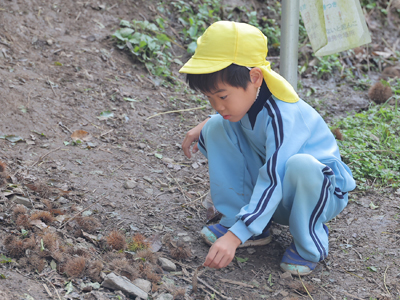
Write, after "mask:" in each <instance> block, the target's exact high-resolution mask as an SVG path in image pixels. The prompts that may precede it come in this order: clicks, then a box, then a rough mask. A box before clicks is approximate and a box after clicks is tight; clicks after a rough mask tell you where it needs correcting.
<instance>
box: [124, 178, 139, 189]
mask: <svg viewBox="0 0 400 300" xmlns="http://www.w3.org/2000/svg"><path fill="white" fill-rule="evenodd" d="M136 186H137V182H136V181H134V180H127V181H125V183H124V188H126V189H133V188H135V187H136Z"/></svg>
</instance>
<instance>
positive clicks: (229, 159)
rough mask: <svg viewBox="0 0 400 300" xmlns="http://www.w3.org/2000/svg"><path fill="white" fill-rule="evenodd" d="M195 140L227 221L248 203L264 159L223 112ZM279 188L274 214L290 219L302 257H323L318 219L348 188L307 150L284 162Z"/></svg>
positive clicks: (326, 217)
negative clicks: (340, 183) (205, 159)
mask: <svg viewBox="0 0 400 300" xmlns="http://www.w3.org/2000/svg"><path fill="white" fill-rule="evenodd" d="M198 146H199V149H200V151H201V152H202V153H203V154H204V155H205V156H206V157H207V159H208V165H209V174H210V188H211V198H212V200H213V203H214V206H215V207H216V209H217V210H218V211H220V212H221V213H222V214H223V217H222V219H221V221H220V223H221V224H222V225H224V226H227V227H231V226H232V225H233V224H235V222H236V220H237V214H238V213H239V212H240V210H241V208H242V207H244V206H245V205H247V204H248V203H249V201H250V198H251V195H252V192H253V189H254V186H255V184H256V181H257V177H258V173H259V169H260V168H261V167H262V166H263V165H264V163H265V161H264V159H263V158H262V155H260V153H257V152H258V151H257V150H256V149H253V148H252V147H251V143H249V142H248V140H246V136H245V134H243V131H242V129H241V126H240V123H230V122H226V121H225V122H224V121H222V118H212V119H210V120H209V121H208V122H207V123H206V124H205V126H204V127H203V130H202V134H201V137H200V141H199V143H198ZM281 188H282V190H283V193H282V195H283V197H282V199H281V201H280V203H279V205H278V207H277V208H276V210H275V211H274V212H272V220H273V221H274V222H276V223H279V224H283V225H289V229H290V232H291V234H292V236H293V240H294V243H295V245H296V248H297V251H298V252H299V254H300V255H301V256H302V257H303V258H304V259H306V260H309V261H313V262H318V261H320V260H322V259H324V258H326V256H327V255H328V236H327V234H326V232H325V230H324V228H323V226H322V225H323V223H326V222H328V221H330V220H331V219H332V218H334V217H335V216H336V215H338V214H339V213H340V212H341V211H342V210H343V208H344V207H345V206H346V205H347V200H348V195H347V193H344V194H343V193H341V192H338V191H340V190H339V189H338V188H336V178H335V174H334V172H333V171H332V169H331V168H330V167H328V166H326V165H324V164H322V163H320V162H319V161H318V160H317V159H315V158H314V157H313V156H311V155H309V154H295V155H293V156H292V157H291V158H290V159H289V160H287V162H286V168H285V174H284V178H283V180H282V187H281ZM335 188H336V191H335Z"/></svg>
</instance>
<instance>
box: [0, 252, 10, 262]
mask: <svg viewBox="0 0 400 300" xmlns="http://www.w3.org/2000/svg"><path fill="white" fill-rule="evenodd" d="M10 262H12V259H11V258H9V257H7V256H5V255H3V254H0V264H6V263H10Z"/></svg>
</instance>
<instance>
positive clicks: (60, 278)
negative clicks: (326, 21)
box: [0, 0, 400, 300]
mask: <svg viewBox="0 0 400 300" xmlns="http://www.w3.org/2000/svg"><path fill="white" fill-rule="evenodd" d="M156 6H157V2H156V1H112V0H104V1H102V2H101V3H100V2H97V1H89V2H78V1H40V0H24V1H22V0H18V1H0V93H1V98H0V103H1V109H0V135H15V136H19V137H21V138H23V141H19V142H15V143H13V142H11V141H9V140H7V139H0V159H1V160H2V161H3V162H4V163H5V164H6V165H7V171H8V173H9V174H10V177H9V178H8V179H7V180H8V183H10V184H12V185H11V186H6V187H4V188H3V192H2V193H1V195H2V197H1V198H0V225H1V226H0V254H4V255H5V256H7V257H9V256H10V253H9V252H7V250H6V244H5V242H4V239H5V237H6V236H7V235H10V234H11V235H14V236H18V235H21V228H20V227H18V226H17V225H16V223H15V220H14V219H13V209H14V208H15V207H16V203H15V202H13V201H12V200H11V199H12V196H13V195H20V196H23V197H25V198H27V199H29V200H30V202H31V203H32V204H33V207H32V208H30V209H29V213H30V214H31V213H32V212H34V211H45V210H48V203H51V205H52V206H53V208H58V209H60V210H62V211H63V215H64V216H65V217H66V218H65V219H64V220H62V219H58V220H61V221H54V222H53V223H51V226H49V227H50V229H48V230H50V231H51V230H52V231H54V232H56V233H57V234H58V235H59V236H62V240H63V241H67V242H68V243H69V244H70V246H71V247H75V248H76V247H78V246H79V247H83V248H84V249H86V250H87V251H86V252H90V253H91V254H92V255H93V257H103V259H105V258H104V256H102V255H104V253H107V251H108V252H112V251H110V250H109V249H108V250H107V249H105V248H104V247H102V246H101V243H100V242H94V241H90V239H88V238H87V237H85V236H82V232H80V233H79V230H78V228H77V225H76V222H75V220H73V219H71V218H75V217H76V216H79V215H80V212H81V211H84V210H88V211H90V212H91V213H92V215H91V216H92V217H94V218H95V219H97V220H98V221H100V223H99V224H98V228H96V229H95V230H94V232H93V234H94V235H95V236H99V235H100V237H101V236H103V237H104V236H107V235H108V234H109V233H110V232H111V231H112V230H120V231H122V232H124V233H125V234H126V235H127V236H133V235H135V234H136V233H141V234H143V235H144V236H146V237H151V236H153V237H154V235H155V234H158V238H161V237H164V236H165V235H166V234H169V235H171V236H172V237H173V238H174V239H180V240H183V241H184V242H185V243H186V244H187V245H189V246H190V248H191V252H192V256H191V257H190V258H188V259H185V260H181V261H179V262H176V263H177V265H178V271H182V272H181V273H176V274H175V273H170V272H166V271H164V273H163V274H161V275H163V276H165V278H169V279H172V280H173V282H174V285H175V286H176V287H182V288H184V289H185V291H186V294H185V296H181V297H182V299H183V297H184V298H185V299H211V298H213V297H214V298H213V299H226V298H231V299H263V298H271V299H286V300H288V299H301V298H304V299H306V298H311V297H312V298H313V299H400V268H399V264H400V258H399V255H400V252H399V248H400V247H399V243H400V231H399V230H400V225H399V213H400V210H399V209H400V207H399V199H400V192H399V191H397V192H396V191H394V190H393V189H392V188H391V187H387V188H386V189H382V190H380V191H368V192H363V191H359V190H355V191H354V192H352V193H351V194H350V201H349V205H348V206H347V207H346V209H345V210H344V211H343V212H342V213H341V214H340V215H339V216H338V217H337V218H336V219H334V220H333V221H331V222H330V223H329V227H330V245H331V247H330V255H329V257H328V259H327V260H326V261H324V262H322V263H320V264H319V265H318V267H317V269H316V270H315V271H314V272H313V273H312V274H311V275H310V276H306V277H303V278H302V279H299V278H297V277H293V278H292V277H291V276H287V274H283V272H282V271H281V270H280V269H279V262H280V259H281V256H282V255H283V253H284V251H285V249H286V247H287V246H289V244H290V241H291V237H290V235H289V233H288V229H287V228H286V227H284V226H280V225H277V224H273V235H274V240H273V242H272V243H271V244H270V245H268V246H265V247H260V248H254V249H242V250H238V251H237V253H236V255H237V257H239V258H242V259H243V260H246V259H247V260H246V261H245V262H239V261H235V262H233V263H232V264H231V265H230V266H228V267H227V268H225V269H222V270H212V269H207V270H205V271H204V272H203V273H202V274H201V275H200V276H199V278H200V279H201V280H202V282H199V289H198V291H197V293H195V292H193V286H192V284H193V283H192V276H193V274H194V271H195V270H196V268H197V267H198V266H200V265H201V264H202V263H203V261H204V258H205V256H206V254H207V251H208V246H207V245H205V244H204V243H203V242H202V241H201V240H200V235H199V231H200V230H201V228H202V226H203V225H204V224H205V222H206V210H205V208H204V207H203V206H202V201H203V199H204V198H205V197H206V195H207V193H208V191H209V183H208V173H207V161H206V160H205V159H204V157H202V155H201V154H196V155H194V157H193V158H192V159H191V160H189V159H187V158H186V157H185V156H184V155H183V152H182V151H181V149H180V144H181V141H182V140H183V137H184V135H185V133H186V132H187V131H188V130H189V129H191V128H192V127H193V126H195V125H197V124H198V123H199V122H200V121H202V120H203V119H204V118H205V117H206V116H207V115H208V114H210V113H212V109H211V107H210V106H209V105H207V107H206V108H205V109H195V108H197V107H199V106H202V105H203V104H201V103H197V102H196V101H193V94H191V93H190V92H189V93H188V89H187V88H186V87H185V85H184V84H183V83H179V84H178V85H176V86H175V87H165V86H163V85H160V84H159V81H157V79H156V78H153V77H151V76H149V74H148V72H147V70H146V69H145V68H143V66H142V65H141V64H140V63H139V62H137V61H135V60H134V59H132V57H131V56H130V55H129V53H127V52H125V51H120V50H119V49H118V48H116V47H115V41H114V40H113V39H112V38H111V34H112V33H113V32H114V31H115V30H116V29H117V28H118V24H119V21H120V19H126V20H131V19H134V18H135V19H140V20H143V19H148V20H152V19H153V18H154V17H155V16H156V14H157V10H156V9H155V7H156ZM258 6H259V7H262V4H260V3H258ZM260 9H262V8H260ZM263 9H266V8H263ZM374 15H375V14H374V13H372V14H371V15H370V16H369V17H368V24H369V25H370V28H371V33H372V35H373V39H374V42H373V44H372V45H370V48H369V50H368V51H369V52H368V55H371V53H372V51H384V50H385V49H384V48H385V47H386V45H385V44H384V43H383V42H382V40H381V37H384V38H385V40H386V41H387V43H388V44H389V45H394V44H395V42H396V40H397V39H398V38H399V30H398V28H397V27H394V26H395V25H393V24H396V22H395V21H396V20H394V21H393V22H392V24H391V26H392V27H390V26H389V27H390V30H387V27H386V25H387V24H386V25H385V23H384V22H385V20H383V21H382V20H376V19H374ZM170 21H171V26H172V27H174V26H177V27H178V26H180V25H178V24H177V23H175V22H176V20H174V19H171V20H170ZM389 32H390V34H389ZM363 49H364V48H363ZM365 49H366V48H365ZM174 50H175V52H176V53H177V55H178V56H180V59H181V60H182V61H186V60H187V58H188V56H187V54H186V53H183V52H182V50H180V48H178V47H176V49H174ZM301 57H302V56H301ZM301 57H300V58H301ZM351 59H352V61H353V63H354V64H355V65H357V63H359V62H360V61H361V60H362V59H364V58H360V57H358V58H356V57H351ZM367 59H369V58H368V57H367ZM274 62H275V67H276V68H278V67H279V60H275V61H274ZM384 66H385V64H383V65H381V66H380V67H381V68H383V67H384ZM173 71H174V72H176V70H173ZM369 76H370V79H371V80H373V81H376V80H377V79H378V78H379V77H380V73H379V72H373V71H371V72H369ZM179 78H180V79H181V80H182V81H184V77H179ZM301 82H302V86H303V88H301V89H300V91H299V93H300V95H301V96H302V97H303V98H304V99H305V100H307V101H309V103H310V104H312V105H313V106H314V107H316V108H317V109H318V110H319V111H320V113H321V114H322V115H323V116H324V118H325V119H326V120H327V121H328V122H330V121H331V120H332V119H333V118H335V117H340V116H345V115H347V114H351V113H353V112H354V111H359V110H362V109H365V108H367V107H368V105H369V99H368V95H367V91H365V90H364V91H363V90H361V91H355V90H354V89H353V88H352V85H353V83H351V82H342V81H341V79H340V74H332V76H329V77H328V78H324V79H316V78H315V76H312V75H310V74H309V75H306V77H303V78H301ZM311 88H312V90H313V94H312V97H307V95H308V93H309V91H310V90H311ZM124 98H131V99H135V100H137V101H136V102H129V101H126V100H124ZM187 108H193V110H191V111H183V112H178V113H166V114H160V115H157V116H154V115H156V114H158V113H162V112H170V111H173V110H179V109H187ZM104 111H110V112H112V113H113V117H112V118H108V119H106V120H101V119H99V118H98V117H99V116H100V114H101V113H102V112H104ZM153 116H154V117H153ZM76 130H85V131H87V132H88V133H89V134H90V135H91V140H90V141H89V142H83V143H81V144H76V145H74V144H73V141H72V139H71V134H72V133H73V132H74V131H76ZM127 181H129V182H130V183H132V184H133V186H132V187H133V188H129V189H128V188H126V187H124V185H125V184H126V182H127ZM38 186H39V187H41V188H39V189H38V188H37V187H38ZM32 187H33V189H32ZM45 200H48V201H47V202H46V201H45ZM371 202H372V203H373V204H374V205H375V207H374V206H371V205H370V203H371ZM371 207H372V208H374V209H372V208H371ZM68 220H70V221H68ZM77 231H78V234H77ZM45 232H46V230H45V229H43V230H42V229H39V228H37V227H32V228H31V229H30V230H29V234H31V235H34V236H36V238H38V241H40V238H41V237H43V236H44V234H45ZM103 240H104V239H103ZM1 241H2V242H1ZM71 244H72V245H71ZM27 251H28V250H27ZM28 252H29V251H28ZM114 252H116V251H114ZM28 254H29V253H27V257H28V258H29V255H28ZM157 255H158V256H164V257H166V258H169V259H171V254H170V252H169V249H168V247H166V244H163V246H162V248H161V249H160V250H159V251H158V252H157ZM22 256H24V254H22ZM93 257H91V258H90V257H89V258H88V260H90V259H92V258H93ZM51 260H52V259H51V258H49V257H47V258H46V260H45V265H44V266H43V268H42V269H41V271H38V270H37V269H36V271H35V268H32V267H31V268H29V267H26V264H25V266H24V264H23V263H22V262H21V258H18V257H17V258H14V259H13V262H12V263H1V266H0V273H1V274H3V275H4V277H5V279H0V298H1V299H31V298H29V297H28V295H29V296H31V297H33V298H34V299H36V300H37V299H61V298H63V299H64V297H65V298H71V299H72V296H71V294H72V293H69V294H68V295H66V290H65V286H64V284H65V283H66V282H68V281H70V280H71V278H68V276H67V275H65V272H63V270H62V269H60V268H58V269H56V270H53V269H52V268H51V267H50V262H51ZM59 265H60V266H63V264H62V263H60V264H59ZM103 271H104V272H106V273H107V272H110V271H113V270H112V269H111V267H110V266H107V267H104V270H103ZM88 280H89V279H88V278H87V277H85V276H81V277H79V276H76V277H75V278H73V279H72V283H73V285H74V287H75V290H74V292H75V294H73V295H75V296H74V297H76V298H75V299H117V296H118V297H120V298H123V297H124V296H123V295H121V294H119V293H118V292H116V291H111V290H108V289H105V288H101V289H100V290H97V291H92V292H89V293H84V292H83V291H82V290H81V289H80V288H79V284H80V283H81V282H87V281H88ZM164 281H165V280H164ZM100 282H101V281H100ZM44 285H46V287H47V288H48V289H49V291H50V294H51V295H52V296H50V294H49V292H47V291H46V287H45V286H44ZM303 286H306V287H307V290H308V293H309V294H307V292H306V291H305V290H304V287H303ZM210 287H211V288H213V289H215V290H212V289H211V288H210ZM174 289H175V290H176V289H177V288H172V289H171V287H169V288H167V287H166V284H165V283H164V284H157V283H153V292H151V293H150V295H152V296H154V298H155V297H156V295H157V293H158V294H160V293H161V292H163V291H167V292H169V293H173V291H174ZM212 294H214V295H215V296H212ZM176 299H180V298H179V297H178V296H177V298H176Z"/></svg>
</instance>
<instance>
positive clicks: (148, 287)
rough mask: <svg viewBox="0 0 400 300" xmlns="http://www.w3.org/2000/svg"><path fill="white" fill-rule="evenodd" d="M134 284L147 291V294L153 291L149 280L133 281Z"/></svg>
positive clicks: (138, 279)
mask: <svg viewBox="0 0 400 300" xmlns="http://www.w3.org/2000/svg"><path fill="white" fill-rule="evenodd" d="M133 284H134V285H136V286H137V287H138V288H140V289H142V290H143V291H145V292H146V293H149V292H150V291H151V282H150V281H148V280H144V279H141V278H137V279H135V280H134V281H133Z"/></svg>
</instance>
